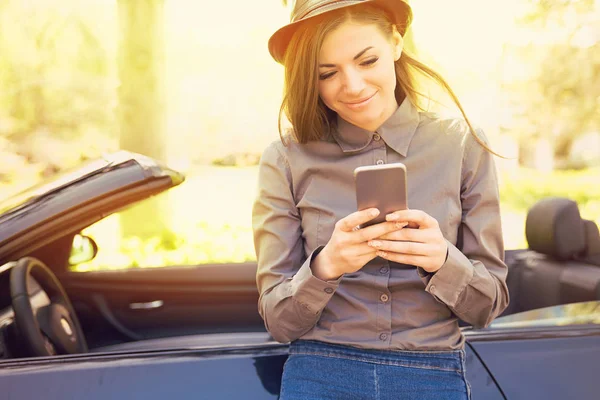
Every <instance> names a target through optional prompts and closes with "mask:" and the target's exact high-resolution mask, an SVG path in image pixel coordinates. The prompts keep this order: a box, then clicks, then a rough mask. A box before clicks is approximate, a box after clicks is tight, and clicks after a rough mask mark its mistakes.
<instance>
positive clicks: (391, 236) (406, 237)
mask: <svg viewBox="0 0 600 400" xmlns="http://www.w3.org/2000/svg"><path fill="white" fill-rule="evenodd" d="M377 239H381V240H397V241H408V242H419V243H427V242H428V241H430V240H431V233H430V231H428V230H420V229H405V228H402V229H399V230H395V231H393V232H390V233H386V234H385V235H382V236H379V237H378V238H377Z"/></svg>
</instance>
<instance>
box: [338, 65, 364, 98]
mask: <svg viewBox="0 0 600 400" xmlns="http://www.w3.org/2000/svg"><path fill="white" fill-rule="evenodd" d="M343 85H344V86H343V87H344V91H345V92H346V94H348V95H351V96H356V95H359V94H360V93H361V92H362V90H363V89H364V88H365V81H364V79H363V77H362V75H361V74H360V72H359V71H357V70H356V69H354V68H351V69H348V70H346V71H344V73H343Z"/></svg>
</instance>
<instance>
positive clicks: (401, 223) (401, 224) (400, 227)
mask: <svg viewBox="0 0 600 400" xmlns="http://www.w3.org/2000/svg"><path fill="white" fill-rule="evenodd" d="M406 225H408V222H396V228H397V229H402V228H404V227H405V226H406Z"/></svg>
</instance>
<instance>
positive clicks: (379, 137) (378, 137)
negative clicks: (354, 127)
mask: <svg viewBox="0 0 600 400" xmlns="http://www.w3.org/2000/svg"><path fill="white" fill-rule="evenodd" d="M373 140H375V141H376V142H379V140H381V135H380V134H379V133H376V134H374V135H373Z"/></svg>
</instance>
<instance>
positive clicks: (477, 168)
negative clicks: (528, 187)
mask: <svg viewBox="0 0 600 400" xmlns="http://www.w3.org/2000/svg"><path fill="white" fill-rule="evenodd" d="M468 136H469V137H467V138H466V139H465V140H466V144H465V153H464V157H463V166H462V183H461V203H462V223H461V226H460V228H459V230H458V239H457V243H456V245H455V244H453V243H450V242H447V243H448V257H447V259H446V262H445V263H444V265H443V266H442V267H441V268H440V269H439V270H438V271H437V272H435V273H434V274H428V273H426V272H425V271H424V270H422V269H421V268H419V275H420V276H421V278H422V279H423V281H424V282H425V284H426V288H425V290H426V291H427V292H429V293H430V294H431V295H433V296H434V297H435V298H436V299H437V300H439V301H441V302H443V303H444V304H446V305H447V306H448V307H449V308H450V309H451V310H452V311H453V312H454V314H455V315H456V316H457V317H459V318H460V319H462V320H463V321H465V322H467V323H469V324H471V325H473V326H474V327H477V328H480V327H485V326H488V325H489V324H490V323H491V322H492V321H493V319H494V318H496V317H497V316H498V315H499V314H500V313H501V312H502V311H503V310H504V309H505V308H506V307H507V306H508V302H509V296H508V288H507V286H506V275H507V267H506V264H505V263H504V242H503V238H502V227H501V221H500V201H499V193H498V178H497V174H496V168H495V165H494V160H493V155H492V154H490V153H489V152H488V151H487V150H485V149H484V148H483V146H481V145H480V144H479V143H477V142H476V141H475V139H474V138H473V137H472V135H470V134H469V135H468ZM478 136H479V137H480V138H483V139H484V138H485V136H484V135H483V133H482V132H481V131H479V132H478Z"/></svg>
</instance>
